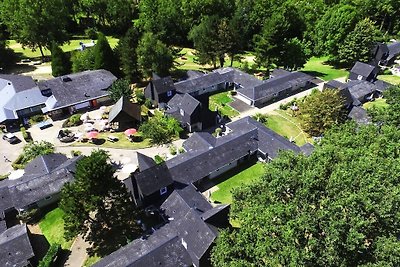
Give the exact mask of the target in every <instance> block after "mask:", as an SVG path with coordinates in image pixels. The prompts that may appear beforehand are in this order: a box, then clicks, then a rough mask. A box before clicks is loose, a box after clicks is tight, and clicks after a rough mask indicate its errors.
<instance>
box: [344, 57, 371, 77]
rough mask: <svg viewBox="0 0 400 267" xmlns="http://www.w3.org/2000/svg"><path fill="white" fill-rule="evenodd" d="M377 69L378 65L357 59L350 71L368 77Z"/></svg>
mask: <svg viewBox="0 0 400 267" xmlns="http://www.w3.org/2000/svg"><path fill="white" fill-rule="evenodd" d="M375 71H376V67H375V66H373V65H369V64H367V63H363V62H359V61H357V62H356V63H355V64H354V66H353V68H352V69H351V70H350V72H352V73H355V74H357V75H361V76H364V77H368V76H369V75H371V73H373V72H375Z"/></svg>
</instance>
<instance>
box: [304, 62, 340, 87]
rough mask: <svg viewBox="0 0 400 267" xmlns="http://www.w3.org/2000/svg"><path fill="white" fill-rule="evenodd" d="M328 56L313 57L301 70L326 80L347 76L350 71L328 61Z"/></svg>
mask: <svg viewBox="0 0 400 267" xmlns="http://www.w3.org/2000/svg"><path fill="white" fill-rule="evenodd" d="M327 61H328V57H312V58H310V59H309V60H308V62H307V63H306V64H305V65H304V68H303V69H301V71H303V72H306V73H308V74H310V75H312V76H315V77H319V78H321V79H323V80H324V81H330V80H332V79H337V78H340V77H346V76H347V74H348V71H347V70H345V69H336V68H335V67H333V66H332V65H329V64H328V63H327Z"/></svg>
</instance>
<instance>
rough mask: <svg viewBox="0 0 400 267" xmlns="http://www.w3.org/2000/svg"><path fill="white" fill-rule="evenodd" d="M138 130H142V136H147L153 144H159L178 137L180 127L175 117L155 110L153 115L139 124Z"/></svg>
mask: <svg viewBox="0 0 400 267" xmlns="http://www.w3.org/2000/svg"><path fill="white" fill-rule="evenodd" d="M139 131H140V132H142V135H143V137H144V138H149V139H151V142H152V143H153V144H158V145H160V144H166V143H169V142H171V141H172V140H173V139H174V138H175V137H178V136H179V134H180V132H182V128H181V126H180V124H179V122H178V121H177V120H176V119H175V118H173V117H170V116H166V115H163V114H162V113H161V112H156V113H155V115H154V117H151V118H150V119H149V120H148V121H146V122H144V123H143V124H142V125H141V126H140V128H139Z"/></svg>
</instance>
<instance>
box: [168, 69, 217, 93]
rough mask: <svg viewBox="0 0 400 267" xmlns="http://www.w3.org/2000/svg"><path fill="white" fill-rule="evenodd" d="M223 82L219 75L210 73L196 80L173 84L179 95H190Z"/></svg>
mask: <svg viewBox="0 0 400 267" xmlns="http://www.w3.org/2000/svg"><path fill="white" fill-rule="evenodd" d="M224 82H225V80H224V79H223V77H222V76H221V75H220V74H219V73H216V72H211V73H207V74H205V75H203V76H200V77H197V78H193V79H188V80H184V81H180V82H177V83H175V88H176V91H177V92H179V93H181V94H184V93H188V94H190V93H193V92H196V91H199V90H201V89H204V88H208V87H211V86H215V85H218V84H221V83H224Z"/></svg>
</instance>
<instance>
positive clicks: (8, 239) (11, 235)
mask: <svg viewBox="0 0 400 267" xmlns="http://www.w3.org/2000/svg"><path fill="white" fill-rule="evenodd" d="M34 256H35V254H34V253H33V249H32V246H31V242H30V240H29V236H28V230H27V228H26V224H19V225H15V226H13V227H11V228H9V229H7V230H6V231H4V232H3V233H1V234H0V266H5V267H7V266H10V267H11V266H18V267H22V266H28V265H29V259H31V258H32V257H34Z"/></svg>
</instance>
